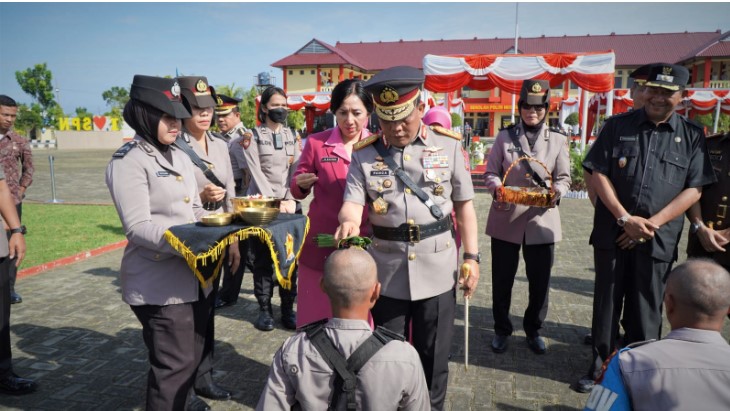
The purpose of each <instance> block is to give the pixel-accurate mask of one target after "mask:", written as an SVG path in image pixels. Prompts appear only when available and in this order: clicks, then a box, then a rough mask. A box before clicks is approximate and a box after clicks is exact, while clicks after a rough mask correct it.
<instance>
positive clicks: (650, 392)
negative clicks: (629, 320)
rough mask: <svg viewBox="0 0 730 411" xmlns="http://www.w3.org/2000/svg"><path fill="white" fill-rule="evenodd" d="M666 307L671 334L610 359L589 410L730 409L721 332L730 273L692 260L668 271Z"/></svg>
mask: <svg viewBox="0 0 730 411" xmlns="http://www.w3.org/2000/svg"><path fill="white" fill-rule="evenodd" d="M664 306H665V309H666V313H667V319H668V320H669V324H670V325H671V326H672V331H671V332H670V333H669V334H667V336H666V337H664V339H662V340H661V341H656V342H651V341H649V342H644V343H636V344H632V345H630V346H629V347H628V348H625V349H623V350H621V351H620V352H619V354H618V355H616V356H614V357H612V358H611V360H610V362H609V363H608V365H607V367H606V371H605V373H604V375H603V376H602V378H601V383H600V385H597V386H596V387H594V388H593V391H592V392H591V395H590V397H588V401H587V402H586V407H585V410H587V411H593V410H615V411H618V410H628V409H633V410H637V411H638V410H642V411H643V410H647V411H649V410H651V411H653V410H656V411H667V410H697V411H704V410H707V411H715V410H727V409H728V408H729V407H730V390H728V386H730V346H728V344H727V342H725V339H724V338H723V337H722V335H721V334H720V332H721V331H722V328H723V324H724V321H725V315H727V314H728V313H729V312H730V273H728V272H727V270H725V269H724V268H723V267H722V266H720V265H718V264H717V263H715V262H714V261H712V260H709V259H690V260H688V261H687V262H685V263H684V264H681V265H679V266H678V267H677V268H675V269H674V270H672V272H671V273H669V277H668V279H667V288H666V293H665V295H664Z"/></svg>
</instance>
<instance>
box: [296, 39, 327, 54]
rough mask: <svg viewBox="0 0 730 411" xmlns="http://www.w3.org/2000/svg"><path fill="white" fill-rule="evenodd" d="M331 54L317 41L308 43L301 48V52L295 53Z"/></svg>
mask: <svg viewBox="0 0 730 411" xmlns="http://www.w3.org/2000/svg"><path fill="white" fill-rule="evenodd" d="M331 53H332V52H331V51H329V49H327V48H326V47H325V46H323V45H321V44H319V43H318V42H317V41H314V40H312V41H310V42H309V44H307V45H306V46H304V47H302V48H301V50H299V51H298V52H297V54H331Z"/></svg>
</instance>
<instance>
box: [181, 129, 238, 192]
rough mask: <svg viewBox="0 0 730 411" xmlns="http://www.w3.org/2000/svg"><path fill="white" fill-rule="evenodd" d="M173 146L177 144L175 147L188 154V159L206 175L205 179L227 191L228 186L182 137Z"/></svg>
mask: <svg viewBox="0 0 730 411" xmlns="http://www.w3.org/2000/svg"><path fill="white" fill-rule="evenodd" d="M173 144H175V147H177V148H179V149H180V150H182V151H183V152H184V153H185V154H187V155H188V157H190V160H191V161H192V162H193V164H195V165H196V166H197V167H198V168H199V169H200V171H202V172H203V174H205V177H206V178H207V179H208V180H210V182H211V183H213V184H215V185H217V186H218V187H220V188H222V189H224V190H225V188H226V185H225V184H223V183H221V181H220V180H219V179H218V177H216V176H215V174H213V172H212V171H210V167H208V165H207V164H205V162H204V161H203V160H202V159H201V158H200V156H198V153H196V152H195V150H193V148H192V147H190V145H189V144H188V142H187V141H185V139H184V138H183V137H182V136H177V139H176V140H175V142H174V143H173Z"/></svg>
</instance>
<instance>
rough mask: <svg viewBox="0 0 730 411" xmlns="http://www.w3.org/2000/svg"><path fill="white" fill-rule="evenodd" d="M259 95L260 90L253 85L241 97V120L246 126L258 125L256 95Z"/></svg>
mask: <svg viewBox="0 0 730 411" xmlns="http://www.w3.org/2000/svg"><path fill="white" fill-rule="evenodd" d="M223 94H225V93H223ZM258 95H259V93H258V90H256V87H253V86H252V87H251V89H250V90H249V91H248V93H245V94H244V95H243V96H242V97H241V98H242V99H243V101H241V104H239V105H238V107H239V108H240V109H241V121H242V122H243V125H244V126H246V128H253V127H256V96H258Z"/></svg>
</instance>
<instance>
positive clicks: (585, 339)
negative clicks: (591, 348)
mask: <svg viewBox="0 0 730 411" xmlns="http://www.w3.org/2000/svg"><path fill="white" fill-rule="evenodd" d="M583 344H585V345H593V334H591V333H588V334H586V335H585V337H583Z"/></svg>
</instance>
